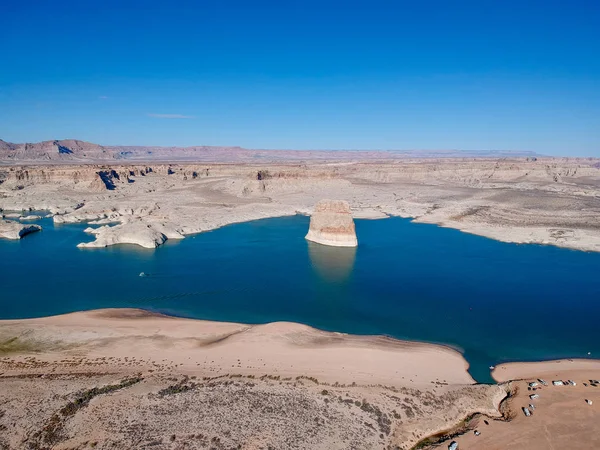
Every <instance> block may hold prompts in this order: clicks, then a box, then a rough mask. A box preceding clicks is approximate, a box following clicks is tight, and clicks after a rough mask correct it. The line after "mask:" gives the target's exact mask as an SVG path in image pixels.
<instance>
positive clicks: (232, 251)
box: [0, 216, 600, 382]
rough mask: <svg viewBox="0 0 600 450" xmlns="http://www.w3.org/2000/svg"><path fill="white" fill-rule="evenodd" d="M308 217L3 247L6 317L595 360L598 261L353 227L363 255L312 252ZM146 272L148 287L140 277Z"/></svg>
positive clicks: (434, 231)
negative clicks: (211, 323)
mask: <svg viewBox="0 0 600 450" xmlns="http://www.w3.org/2000/svg"><path fill="white" fill-rule="evenodd" d="M308 220H309V219H308V218H307V217H302V216H296V217H284V218H276V219H267V220H259V221H255V222H249V223H242V224H236V225H230V226H227V227H224V228H221V229H219V230H215V231H212V232H207V233H202V234H199V235H196V236H190V237H188V238H186V239H185V240H183V241H169V242H167V244H166V245H164V246H163V247H160V248H158V249H157V250H145V249H141V248H139V247H135V246H117V247H112V248H107V249H78V248H77V247H76V244H77V243H79V242H82V241H86V240H90V237H89V236H88V235H86V234H84V233H83V232H82V231H83V229H84V228H85V227H86V226H85V225H57V226H56V227H54V226H53V224H52V222H51V221H50V220H42V221H41V222H40V223H41V225H42V226H44V231H43V232H41V233H36V234H33V235H30V236H27V237H26V238H25V239H23V240H21V241H7V240H0V319H12V318H25V317H39V316H47V315H54V314H60V313H66V312H71V311H80V310H86V309H95V308H106V307H137V308H145V309H149V310H153V311H160V312H164V313H167V314H173V315H177V316H185V317H192V318H201V319H211V320H222V321H234V322H245V323H263V322H271V321H279V320H286V321H294V322H301V323H305V324H308V325H312V326H314V327H317V328H321V329H324V330H333V331H343V332H348V333H358V334H386V335H390V336H393V337H396V338H403V339H412V340H420V341H427V342H438V343H444V344H448V345H451V346H453V347H455V348H457V349H459V350H460V351H461V352H463V353H464V355H465V357H466V358H467V360H468V361H469V363H470V364H471V368H470V372H471V374H472V375H473V376H474V378H475V379H477V380H478V381H481V382H487V381H490V380H491V378H490V375H489V369H488V367H489V366H490V365H495V364H498V363H500V362H504V361H514V360H540V359H552V358H562V357H588V352H591V357H600V327H599V325H600V254H596V253H585V252H578V251H571V250H564V249H559V248H555V247H549V246H538V245H515V244H505V243H501V242H497V241H493V240H490V239H486V238H482V237H478V236H473V235H469V234H464V233H461V232H459V231H456V230H451V229H445V228H439V227H437V226H435V225H424V224H414V223H411V222H410V221H409V220H406V219H400V218H391V219H386V220H374V221H368V220H357V221H356V228H357V234H358V239H359V247H358V248H357V249H340V248H329V247H323V246H320V245H317V244H311V243H309V242H307V241H305V239H304V235H305V234H306V231H307V229H308ZM140 272H145V273H146V274H148V275H149V276H148V277H140V276H139V273H140Z"/></svg>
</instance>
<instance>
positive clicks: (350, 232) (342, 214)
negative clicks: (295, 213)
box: [306, 200, 358, 247]
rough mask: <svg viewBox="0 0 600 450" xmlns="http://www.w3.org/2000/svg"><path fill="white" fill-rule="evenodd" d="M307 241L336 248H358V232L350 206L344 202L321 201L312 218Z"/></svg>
mask: <svg viewBox="0 0 600 450" xmlns="http://www.w3.org/2000/svg"><path fill="white" fill-rule="evenodd" d="M306 239H308V240H309V241H313V242H316V243H318V244H323V245H331V246H334V247H356V246H357V245H358V241H357V239H356V231H355V229H354V220H353V219H352V213H351V212H350V205H349V204H348V202H346V201H342V200H321V201H320V202H318V203H317V204H316V206H315V211H314V213H313V215H312V216H311V217H310V227H309V229H308V234H307V235H306Z"/></svg>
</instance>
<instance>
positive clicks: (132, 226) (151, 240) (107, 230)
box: [77, 220, 184, 248]
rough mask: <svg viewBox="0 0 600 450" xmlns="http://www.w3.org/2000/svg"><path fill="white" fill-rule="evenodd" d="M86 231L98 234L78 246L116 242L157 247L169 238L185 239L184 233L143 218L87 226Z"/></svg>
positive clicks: (105, 244)
mask: <svg viewBox="0 0 600 450" xmlns="http://www.w3.org/2000/svg"><path fill="white" fill-rule="evenodd" d="M85 232H86V233H89V234H93V235H95V236H96V240H94V241H92V242H82V243H81V244H78V245H77V247H80V248H99V247H108V246H110V245H116V244H134V245H139V246H140V247H144V248H156V247H158V246H160V245H162V244H164V243H165V242H166V241H167V239H183V238H184V235H183V234H181V233H179V232H178V231H176V230H174V229H171V228H169V227H167V226H165V225H162V224H150V223H146V222H144V221H141V220H137V221H132V222H127V223H123V224H120V225H115V226H109V225H104V226H101V227H99V228H91V227H90V228H86V229H85Z"/></svg>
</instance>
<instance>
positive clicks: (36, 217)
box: [19, 214, 42, 221]
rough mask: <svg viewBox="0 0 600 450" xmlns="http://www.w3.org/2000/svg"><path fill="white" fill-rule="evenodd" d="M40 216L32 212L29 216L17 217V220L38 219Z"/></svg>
mask: <svg viewBox="0 0 600 450" xmlns="http://www.w3.org/2000/svg"><path fill="white" fill-rule="evenodd" d="M41 218H42V217H41V216H36V215H34V214H32V215H30V216H23V217H19V220H21V221H23V220H39V219H41Z"/></svg>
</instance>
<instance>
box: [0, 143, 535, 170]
mask: <svg viewBox="0 0 600 450" xmlns="http://www.w3.org/2000/svg"><path fill="white" fill-rule="evenodd" d="M535 156H539V155H537V154H536V153H535V152H512V151H502V150H481V151H461V150H253V149H245V148H242V147H211V146H195V147H154V146H124V145H121V146H103V145H99V144H94V143H91V142H85V141H78V140H76V139H64V140H56V141H43V142H37V143H26V144H14V143H11V142H5V141H3V140H1V139H0V162H2V163H4V164H7V163H8V164H10V163H20V162H23V163H27V162H37V163H41V162H47V163H99V162H109V161H120V162H126V161H132V162H134V161H138V162H142V161H164V162H184V161H185V162H193V161H198V162H215V163H216V162H258V161H265V162H277V161H282V162H283V161H297V162H301V161H328V160H331V161H333V160H335V161H355V160H362V161H364V160H371V161H376V160H393V159H407V158H450V157H470V158H477V157H492V158H510V157H513V158H514V157H535Z"/></svg>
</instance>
